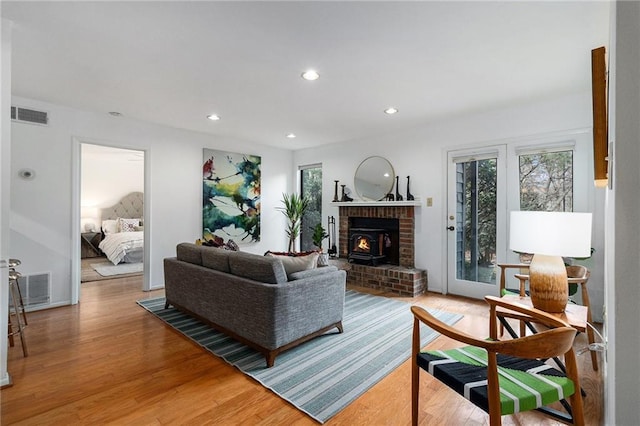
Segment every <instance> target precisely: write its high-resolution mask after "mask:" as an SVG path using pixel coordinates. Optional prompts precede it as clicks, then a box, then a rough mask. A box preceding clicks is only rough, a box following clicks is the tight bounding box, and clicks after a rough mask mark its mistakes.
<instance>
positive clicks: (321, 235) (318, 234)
mask: <svg viewBox="0 0 640 426" xmlns="http://www.w3.org/2000/svg"><path fill="white" fill-rule="evenodd" d="M309 229H311V230H313V234H312V235H311V240H312V241H313V245H315V246H316V247H318V248H319V249H320V256H319V257H318V265H328V264H329V254H328V253H325V252H324V251H323V250H322V241H324V239H325V238H328V237H329V234H327V232H326V231H325V229H324V228H323V227H322V224H321V223H318V224H316V226H313V227H312V226H310V227H309Z"/></svg>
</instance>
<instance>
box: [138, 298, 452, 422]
mask: <svg viewBox="0 0 640 426" xmlns="http://www.w3.org/2000/svg"><path fill="white" fill-rule="evenodd" d="M164 302H165V299H164V298H156V299H147V300H140V301H138V304H139V305H141V306H142V307H144V308H145V309H147V310H148V311H149V312H151V313H153V314H154V315H156V316H158V317H159V318H160V319H162V320H163V321H164V322H166V323H167V324H169V325H170V326H172V327H173V328H175V329H176V330H178V331H180V332H181V333H182V334H184V335H185V336H187V337H189V338H190V339H192V340H193V341H195V342H196V343H198V344H199V345H201V346H202V347H203V348H205V349H206V350H208V351H210V352H211V353H213V354H214V355H216V356H218V357H221V358H222V359H224V360H225V361H227V362H228V363H229V364H231V365H233V366H235V367H237V368H238V369H239V370H240V371H242V372H243V373H245V374H247V375H249V376H251V377H253V378H254V379H255V380H257V381H258V382H260V383H261V384H262V385H263V386H265V387H266V388H268V389H271V390H272V391H273V392H275V393H276V394H277V395H278V396H280V397H281V398H284V399H285V400H287V401H289V402H290V403H291V404H293V405H294V406H295V407H296V408H298V409H299V410H301V411H303V412H305V413H307V414H308V415H309V416H311V417H312V418H313V419H315V420H316V421H318V422H320V423H324V422H326V421H327V420H329V419H330V418H331V417H332V416H334V415H335V414H337V413H338V412H340V410H342V409H343V408H345V407H346V406H347V405H349V404H350V403H351V402H353V401H354V400H355V399H356V398H358V397H359V396H360V395H362V394H363V393H364V392H366V391H367V389H369V388H370V387H371V386H373V385H374V384H376V383H377V382H379V381H380V380H382V379H383V378H384V377H385V376H386V375H387V374H389V373H390V372H391V371H393V370H394V369H395V368H397V367H398V366H399V365H400V364H402V363H403V362H404V361H406V360H407V359H409V357H410V356H411V328H412V326H413V317H412V315H411V311H410V306H411V305H410V304H408V303H405V302H402V301H398V300H393V299H389V298H386V297H380V296H373V295H370V294H363V293H359V292H356V291H352V290H347V293H346V300H345V307H344V318H343V321H342V323H343V325H344V333H342V334H338V333H336V332H333V331H330V332H328V333H327V334H325V335H323V336H320V337H317V338H315V339H313V340H311V341H309V342H307V343H304V344H302V345H300V346H298V347H295V348H293V349H290V350H288V351H285V352H284V353H282V354H280V355H278V357H277V358H276V362H275V365H274V366H273V367H271V368H266V364H265V359H264V356H263V355H262V354H260V353H258V352H256V351H255V350H253V349H251V348H248V347H247V346H245V345H243V344H241V343H239V342H236V341H235V340H233V339H231V338H229V337H227V336H225V335H224V334H222V333H219V332H217V331H215V330H214V329H212V328H211V327H209V326H208V325H206V324H203V323H201V322H199V321H198V320H196V319H193V318H192V317H190V316H188V315H185V314H183V313H181V312H180V311H178V310H176V309H174V308H169V309H164ZM430 312H431V313H432V314H433V315H434V316H436V317H437V318H438V319H440V320H441V321H444V322H446V323H447V324H454V323H455V322H457V321H458V320H460V318H462V315H459V314H452V313H449V312H444V311H431V310H430ZM437 336H438V334H436V333H434V332H433V331H432V330H431V329H429V328H427V327H425V328H424V329H423V330H422V339H423V342H422V345H423V346H424V345H426V344H427V343H429V342H430V341H432V340H433V339H435V338H436V337H437Z"/></svg>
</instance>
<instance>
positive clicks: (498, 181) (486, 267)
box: [446, 145, 506, 298]
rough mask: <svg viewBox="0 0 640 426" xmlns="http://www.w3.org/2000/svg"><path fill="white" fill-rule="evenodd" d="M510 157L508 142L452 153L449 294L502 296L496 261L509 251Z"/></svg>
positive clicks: (449, 160) (449, 178) (448, 211)
mask: <svg viewBox="0 0 640 426" xmlns="http://www.w3.org/2000/svg"><path fill="white" fill-rule="evenodd" d="M505 157H506V148H505V146H504V145H500V146H491V147H487V148H483V149H481V150H458V151H450V152H449V153H448V158H447V160H448V161H447V164H448V167H447V169H448V170H447V224H446V226H447V259H448V260H447V275H448V292H449V293H453V294H458V295H462V296H468V297H473V298H482V297H484V296H485V295H488V294H493V295H498V285H497V279H496V272H495V269H496V268H495V263H496V261H497V259H498V258H504V254H505V252H506V241H505V240H506V232H505V229H506V222H505V220H506V160H505Z"/></svg>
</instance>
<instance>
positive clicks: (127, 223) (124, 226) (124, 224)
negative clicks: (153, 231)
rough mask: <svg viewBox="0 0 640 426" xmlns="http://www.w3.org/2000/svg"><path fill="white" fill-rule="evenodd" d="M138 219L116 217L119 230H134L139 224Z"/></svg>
mask: <svg viewBox="0 0 640 426" xmlns="http://www.w3.org/2000/svg"><path fill="white" fill-rule="evenodd" d="M139 223H140V219H125V218H122V217H119V218H118V229H119V230H120V232H134V231H135V230H136V227H137V226H138V225H139Z"/></svg>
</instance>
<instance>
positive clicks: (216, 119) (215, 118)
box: [207, 114, 220, 121]
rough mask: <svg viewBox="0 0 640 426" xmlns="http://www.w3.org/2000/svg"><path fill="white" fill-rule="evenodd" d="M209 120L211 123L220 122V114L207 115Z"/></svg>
mask: <svg viewBox="0 0 640 426" xmlns="http://www.w3.org/2000/svg"><path fill="white" fill-rule="evenodd" d="M207 118H208V119H209V120H211V121H218V120H220V116H219V115H218V114H209V115H207Z"/></svg>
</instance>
